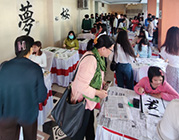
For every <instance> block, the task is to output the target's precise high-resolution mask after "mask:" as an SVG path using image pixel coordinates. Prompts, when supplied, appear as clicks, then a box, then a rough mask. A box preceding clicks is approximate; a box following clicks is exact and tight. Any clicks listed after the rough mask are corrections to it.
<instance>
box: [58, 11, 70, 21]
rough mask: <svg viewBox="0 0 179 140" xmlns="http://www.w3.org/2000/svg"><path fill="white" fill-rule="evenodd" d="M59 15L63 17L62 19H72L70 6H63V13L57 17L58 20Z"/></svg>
mask: <svg viewBox="0 0 179 140" xmlns="http://www.w3.org/2000/svg"><path fill="white" fill-rule="evenodd" d="M59 17H61V19H62V20H68V19H70V10H69V9H68V8H62V10H61V13H60V14H59V15H58V16H56V17H55V20H56V21H58V20H59Z"/></svg>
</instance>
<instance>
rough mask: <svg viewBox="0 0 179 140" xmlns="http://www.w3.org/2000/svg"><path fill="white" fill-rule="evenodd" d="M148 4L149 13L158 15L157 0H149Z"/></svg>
mask: <svg viewBox="0 0 179 140" xmlns="http://www.w3.org/2000/svg"><path fill="white" fill-rule="evenodd" d="M147 6H148V7H147V9H148V14H149V13H150V14H152V15H155V16H156V9H157V0H148V3H147Z"/></svg>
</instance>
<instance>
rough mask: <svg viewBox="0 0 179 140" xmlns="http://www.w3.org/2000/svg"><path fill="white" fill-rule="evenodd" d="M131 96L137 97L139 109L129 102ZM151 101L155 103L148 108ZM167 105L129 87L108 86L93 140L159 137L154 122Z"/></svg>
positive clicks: (155, 138) (152, 139) (159, 117)
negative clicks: (153, 106)
mask: <svg viewBox="0 0 179 140" xmlns="http://www.w3.org/2000/svg"><path fill="white" fill-rule="evenodd" d="M134 98H135V99H139V108H134V107H133V106H132V105H131V104H132V103H133V99H134ZM141 100H142V102H141ZM151 102H157V108H156V109H151V108H150V109H149V105H148V104H150V103H151ZM167 104H168V102H166V101H163V100H161V99H156V98H154V97H152V96H149V95H142V96H140V95H138V94H136V93H135V91H133V90H129V89H124V88H119V87H110V88H109V89H108V97H107V98H105V99H104V100H103V101H102V104H101V110H100V112H99V114H98V116H97V129H96V137H95V140H159V138H158V134H157V124H158V122H159V121H160V120H161V118H162V116H163V114H164V111H165V107H166V106H167ZM141 108H142V109H141ZM153 110H154V111H153ZM156 110H157V111H156Z"/></svg>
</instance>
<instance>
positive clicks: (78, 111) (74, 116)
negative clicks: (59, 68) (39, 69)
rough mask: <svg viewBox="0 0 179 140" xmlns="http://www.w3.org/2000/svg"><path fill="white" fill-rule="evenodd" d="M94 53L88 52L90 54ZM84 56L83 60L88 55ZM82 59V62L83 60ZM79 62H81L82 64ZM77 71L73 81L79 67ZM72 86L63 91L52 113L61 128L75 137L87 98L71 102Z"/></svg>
mask: <svg viewBox="0 0 179 140" xmlns="http://www.w3.org/2000/svg"><path fill="white" fill-rule="evenodd" d="M89 55H92V54H88V55H86V56H89ZM86 56H84V57H83V58H82V59H81V61H82V60H83V59H84V58H85V57H86ZM81 61H80V62H81ZM80 62H79V64H80ZM79 64H78V66H77V69H76V71H75V74H74V76H73V79H72V81H74V79H75V76H76V73H77V71H78V67H79ZM70 100H71V86H70V85H69V86H68V87H67V88H66V90H65V91H64V93H63V96H62V98H61V99H60V100H59V102H58V103H57V105H56V106H55V107H54V108H53V110H52V112H51V115H52V116H53V118H54V119H55V121H56V123H57V124H58V126H59V127H60V128H61V130H62V131H63V132H64V133H65V134H66V135H67V136H68V137H73V136H74V135H75V134H76V133H77V131H78V130H79V128H80V127H81V125H82V122H83V116H84V112H85V106H86V100H85V99H84V98H83V100H82V101H81V102H78V103H76V104H72V103H71V101H70Z"/></svg>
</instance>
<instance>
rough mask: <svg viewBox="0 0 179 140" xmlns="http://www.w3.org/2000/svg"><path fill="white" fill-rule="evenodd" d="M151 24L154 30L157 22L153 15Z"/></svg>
mask: <svg viewBox="0 0 179 140" xmlns="http://www.w3.org/2000/svg"><path fill="white" fill-rule="evenodd" d="M152 23H153V25H154V29H156V28H157V23H158V21H157V19H156V17H155V16H154V15H153V16H152Z"/></svg>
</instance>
